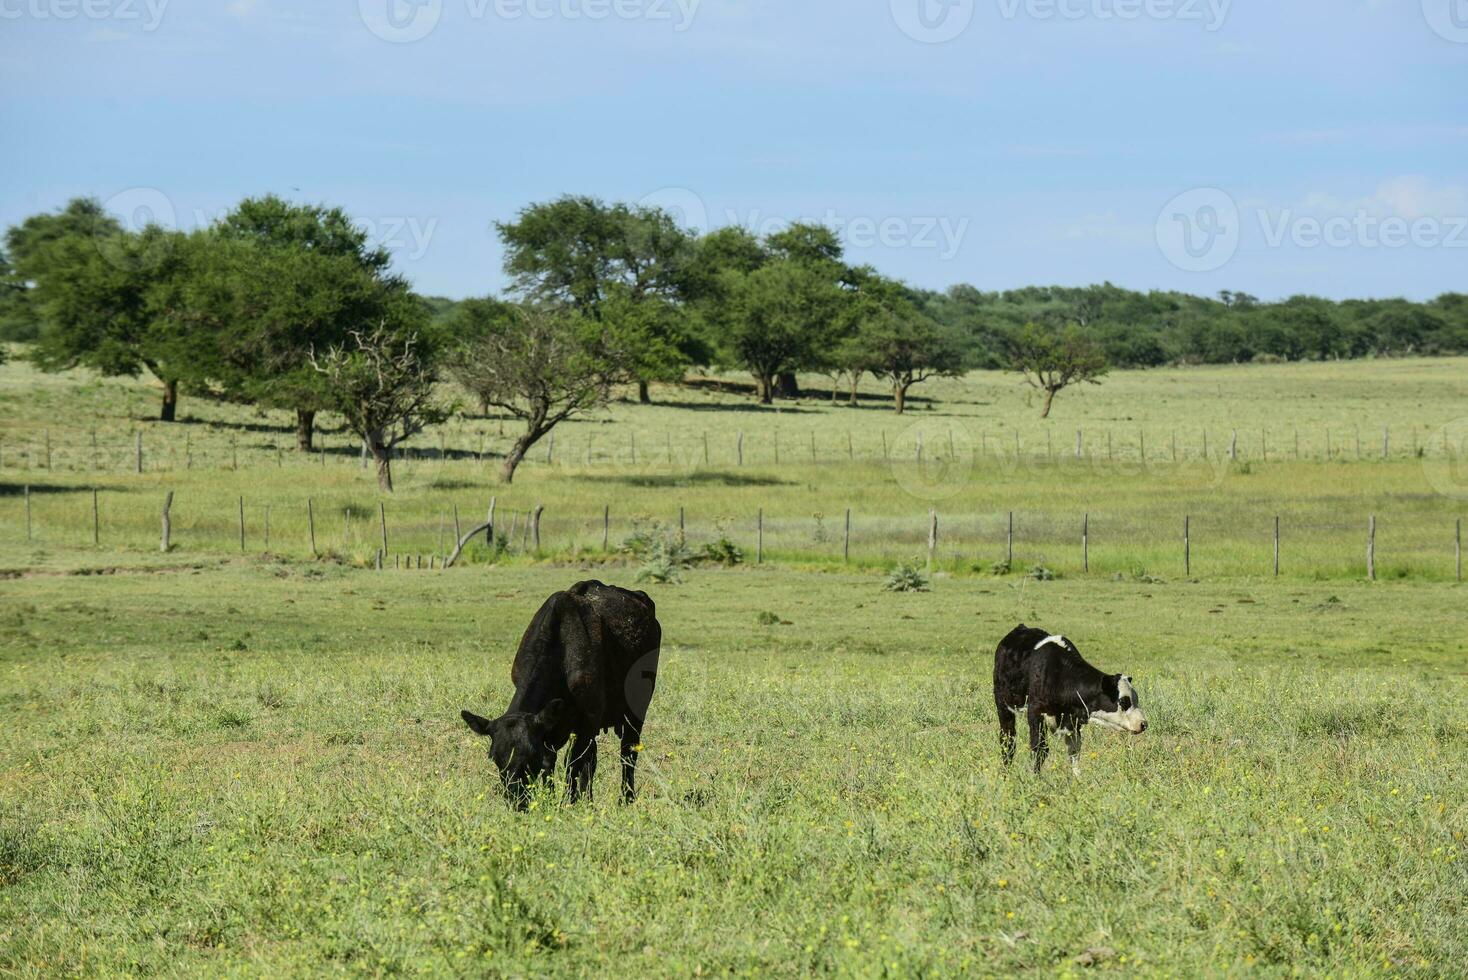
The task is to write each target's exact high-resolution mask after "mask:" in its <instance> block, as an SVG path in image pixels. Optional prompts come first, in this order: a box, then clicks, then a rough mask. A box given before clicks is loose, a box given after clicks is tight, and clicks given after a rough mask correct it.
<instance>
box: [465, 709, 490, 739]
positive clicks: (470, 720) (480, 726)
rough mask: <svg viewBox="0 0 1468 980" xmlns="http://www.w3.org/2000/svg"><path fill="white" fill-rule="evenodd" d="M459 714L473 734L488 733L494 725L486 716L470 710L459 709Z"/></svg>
mask: <svg viewBox="0 0 1468 980" xmlns="http://www.w3.org/2000/svg"><path fill="white" fill-rule="evenodd" d="M459 716H460V717H461V718H463V719H464V724H466V725H468V726H469V730H470V731H471V732H473V733H474V734H475V735H488V734H489V733H490V730H491V729H492V728H493V727H494V722H492V721H490V720H489V719H488V718H481V717H479V716H478V715H476V714H475V713H474V712H472V711H460V712H459Z"/></svg>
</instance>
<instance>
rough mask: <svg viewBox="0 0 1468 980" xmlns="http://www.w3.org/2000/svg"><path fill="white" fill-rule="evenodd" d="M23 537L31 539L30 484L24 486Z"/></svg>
mask: <svg viewBox="0 0 1468 980" xmlns="http://www.w3.org/2000/svg"><path fill="white" fill-rule="evenodd" d="M25 539H26V540H27V541H29V540H31V485H30V484H29V483H27V484H26V488H25Z"/></svg>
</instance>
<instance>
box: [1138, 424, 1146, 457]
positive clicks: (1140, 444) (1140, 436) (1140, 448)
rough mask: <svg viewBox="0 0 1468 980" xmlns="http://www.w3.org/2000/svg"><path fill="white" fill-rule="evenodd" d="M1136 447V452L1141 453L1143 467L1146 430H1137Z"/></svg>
mask: <svg viewBox="0 0 1468 980" xmlns="http://www.w3.org/2000/svg"><path fill="white" fill-rule="evenodd" d="M1137 446H1138V449H1137V451H1138V452H1139V453H1141V456H1142V465H1143V466H1145V465H1146V464H1147V430H1146V429H1138V430H1137Z"/></svg>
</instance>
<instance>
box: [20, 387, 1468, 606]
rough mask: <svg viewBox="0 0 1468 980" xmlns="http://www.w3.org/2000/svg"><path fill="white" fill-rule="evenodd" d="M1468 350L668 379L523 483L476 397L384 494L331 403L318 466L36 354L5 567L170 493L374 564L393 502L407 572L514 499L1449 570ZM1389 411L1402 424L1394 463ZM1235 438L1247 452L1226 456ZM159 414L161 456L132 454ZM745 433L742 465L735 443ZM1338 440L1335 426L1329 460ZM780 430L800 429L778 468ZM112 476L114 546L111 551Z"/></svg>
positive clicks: (793, 552) (281, 545)
mask: <svg viewBox="0 0 1468 980" xmlns="http://www.w3.org/2000/svg"><path fill="white" fill-rule="evenodd" d="M1465 364H1468V361H1465V360H1464V359H1462V358H1441V359H1423V360H1403V361H1377V362H1341V363H1331V364H1289V365H1251V366H1248V367H1230V368H1189V369H1167V370H1158V371H1132V372H1118V373H1117V374H1116V375H1114V376H1112V377H1109V378H1108V379H1107V381H1106V383H1105V384H1104V385H1102V386H1100V387H1089V388H1083V389H1080V390H1076V391H1069V390H1068V391H1066V392H1064V393H1063V394H1062V396H1061V398H1060V400H1059V401H1058V402H1057V405H1058V408H1057V414H1056V417H1055V418H1053V419H1052V420H1050V421H1049V422H1047V423H1043V424H1042V423H1040V422H1039V420H1038V419H1036V418H1034V414H1035V413H1034V409H1033V406H1027V405H1026V404H1025V401H1024V397H1023V391H1022V389H1020V388H1017V387H1016V385H1015V381H1014V379H1013V378H1011V377H1009V376H1007V375H1001V374H996V373H977V374H973V375H969V376H967V377H965V378H963V379H954V380H944V381H937V382H933V383H932V384H930V385H928V386H925V389H926V390H925V394H927V395H929V396H931V397H932V399H933V400H931V401H928V402H920V403H919V404H920V405H922V406H924V407H923V408H922V409H920V410H918V411H915V412H913V413H912V414H910V415H908V416H903V417H898V416H895V415H892V414H891V413H890V412H889V411H886V410H885V409H884V408H883V407H882V405H883V403H882V402H881V401H880V400H879V398H878V395H879V393H878V392H876V391H875V390H868V391H867V392H866V394H867V395H868V396H869V397H867V398H865V399H864V400H863V403H862V407H860V408H848V407H845V406H843V405H836V406H832V405H831V404H829V403H828V402H827V401H824V400H821V399H819V398H809V399H806V400H803V401H801V402H798V403H782V404H781V405H779V406H777V407H776V408H774V409H769V408H761V407H759V406H757V405H754V404H753V403H752V402H751V401H750V400H749V399H748V398H745V397H741V396H738V395H735V394H730V393H728V392H727V391H726V390H725V389H724V388H722V387H719V386H718V385H714V384H713V382H712V381H709V382H708V383H704V382H699V385H700V386H694V387H687V388H672V387H661V388H656V389H655V396H656V397H657V398H658V399H659V404H655V405H652V406H639V405H634V404H630V403H627V402H617V403H614V404H613V405H611V406H610V407H609V408H608V409H606V410H605V411H603V412H599V413H596V414H594V415H593V416H591V417H589V418H588V419H585V420H579V421H575V422H572V423H568V424H566V425H565V426H563V427H561V428H558V429H557V430H556V433H557V435H556V438H557V442H556V446H555V449H554V455H551V453H552V447H551V446H550V445H549V443H542V444H541V445H540V446H538V447H536V449H535V450H534V451H533V452H532V454H531V458H530V461H529V462H528V463H527V464H526V465H525V466H524V467H522V469H521V472H520V475H519V478H518V479H517V480H516V481H515V483H514V484H513V485H508V486H507V485H503V484H501V483H499V482H498V478H497V470H498V466H497V458H498V457H497V455H496V454H497V453H498V452H501V451H503V449H504V447H505V445H506V444H507V442H508V438H509V435H510V434H513V433H514V431H515V424H514V423H513V422H512V421H510V422H507V421H505V420H503V419H481V418H477V417H474V416H472V415H469V416H462V415H461V416H458V417H456V418H455V419H454V420H453V421H452V422H450V423H449V424H446V425H445V426H443V427H440V428H438V429H434V430H430V431H429V432H427V433H424V434H422V435H420V436H418V437H416V438H415V439H414V440H413V441H412V442H411V443H410V444H409V450H410V455H409V457H408V458H405V459H400V460H399V461H398V462H397V463H396V464H395V475H396V481H397V492H396V493H394V494H393V495H392V496H391V497H390V498H387V499H385V500H384V499H383V497H382V496H381V495H379V493H378V491H377V487H376V483H375V480H374V479H373V477H372V475H371V473H370V472H368V471H367V470H366V469H364V468H362V467H361V466H359V465H358V462H357V454H356V453H355V451H354V447H353V446H352V445H351V444H350V440H349V439H348V438H347V436H346V434H345V433H343V432H342V431H341V430H340V428H339V424H338V423H336V422H333V421H332V420H331V419H330V417H325V418H324V419H323V422H324V425H325V427H326V429H327V432H326V435H325V436H324V439H325V446H326V451H325V452H323V453H319V454H317V455H316V456H314V457H312V458H310V459H309V460H308V459H303V458H302V457H300V456H298V454H296V453H294V452H293V451H292V450H291V448H290V447H291V445H292V444H293V438H292V435H291V432H290V426H289V419H288V417H287V416H286V415H285V413H281V412H264V411H258V410H255V409H252V408H243V407H239V406H229V405H221V404H217V403H213V402H208V401H205V400H203V399H200V398H197V397H195V398H187V399H186V400H185V401H184V402H183V412H182V415H183V419H184V421H183V422H180V423H177V424H173V425H166V424H163V423H158V422H153V421H149V416H151V414H152V413H153V410H154V407H155V406H154V400H155V397H156V392H155V391H154V390H152V388H151V387H150V386H149V385H148V384H146V383H144V382H141V381H132V380H127V379H121V380H119V379H98V378H95V377H92V376H90V375H88V374H85V373H83V372H72V373H69V374H64V375H42V374H39V373H37V372H35V371H34V370H32V369H31V368H29V367H28V366H26V365H25V364H23V363H20V362H12V363H10V364H7V365H5V366H3V367H0V411H3V412H4V417H5V421H4V423H3V426H0V569H5V568H9V569H16V568H22V569H23V568H29V567H71V568H75V567H85V566H88V565H93V566H97V567H102V568H105V567H111V566H114V565H115V564H117V563H115V562H112V561H111V560H110V559H109V558H107V557H106V556H107V555H109V554H114V553H125V554H126V555H127V556H128V557H127V559H126V561H125V562H123V564H136V563H138V562H142V561H147V560H148V559H147V557H146V556H147V554H148V553H149V552H153V551H155V550H156V549H157V547H158V540H159V523H160V520H159V511H160V510H161V507H162V503H163V497H164V494H165V493H166V492H168V491H170V490H171V491H174V492H175V495H176V496H175V501H174V505H173V512H172V513H173V525H174V531H173V538H172V544H173V546H174V548H175V549H176V558H177V560H179V561H185V562H191V561H198V560H201V559H203V558H204V557H206V556H208V557H213V558H217V557H220V556H224V555H230V554H236V555H237V554H240V553H241V551H242V550H243V551H244V552H245V553H247V554H253V555H258V554H260V553H263V552H269V553H272V554H284V555H288V556H291V557H302V556H308V555H309V554H310V543H309V535H308V528H307V501H308V500H310V501H311V503H312V505H313V507H314V512H315V520H316V541H317V551H318V552H320V553H328V552H329V553H331V554H334V555H338V556H340V557H342V558H343V559H344V560H346V561H348V562H352V563H356V564H367V563H370V562H372V561H373V560H374V557H375V554H376V551H377V550H378V549H379V548H380V547H381V533H380V528H379V527H378V514H379V511H378V505H379V503H384V504H385V507H386V512H387V516H388V524H389V544H388V561H389V564H391V563H392V560H393V556H394V554H396V555H399V556H418V555H424V556H427V555H441V554H443V553H445V552H447V551H448V550H450V549H451V547H452V534H453V527H454V513H455V511H456V510H457V512H458V514H459V526H460V527H461V528H468V527H471V526H473V524H474V523H476V522H477V521H478V520H480V519H482V515H483V514H484V512H485V510H486V507H487V505H488V502H489V499H490V498H491V497H495V498H497V501H498V510H497V514H498V516H499V518H500V521H499V533H500V535H501V537H506V538H508V537H509V535H510V532H511V531H512V530H513V532H514V536H513V538H511V539H510V540H509V541H508V542H507V544H508V551H509V556H510V558H512V559H513V560H533V559H537V558H539V559H546V558H549V559H556V560H565V559H581V558H595V557H597V556H604V555H605V554H606V552H607V551H615V550H616V548H617V546H618V545H619V544H620V543H621V542H622V541H623V540H624V539H626V538H627V537H628V536H630V535H631V534H632V533H633V532H634V529H635V527H636V526H637V525H639V524H642V525H646V524H649V523H654V522H660V523H661V524H663V525H664V526H665V527H668V528H672V527H674V526H675V525H676V524H677V521H678V519H679V512H680V508H681V509H682V513H683V520H684V528H685V533H686V535H687V536H688V538H689V540H690V541H691V542H693V543H694V544H695V545H697V544H701V543H704V542H708V541H713V540H717V539H718V538H721V537H727V538H729V539H730V540H732V541H733V542H734V543H736V544H737V545H738V546H739V547H741V548H742V549H743V550H744V552H745V554H746V556H747V557H748V558H749V559H750V560H754V559H755V558H756V557H757V556H758V554H759V553H760V551H761V534H760V531H759V519H760V515H761V512H762V513H763V553H764V556H765V558H766V559H767V560H768V561H772V562H781V563H786V564H793V565H799V566H801V567H825V568H832V567H839V566H841V565H843V564H845V563H846V562H845V561H844V560H843V559H844V558H845V556H846V555H847V553H848V549H849V558H850V563H851V564H852V565H854V566H855V567H857V568H868V569H886V568H890V567H891V566H892V565H893V564H895V563H896V562H898V561H903V560H910V559H913V558H915V557H916V558H919V559H921V560H923V561H926V558H927V555H926V548H927V539H928V530H929V511H930V509H931V510H936V511H937V514H938V519H939V536H938V547H937V549H936V551H935V554H934V556H933V557H934V564H935V566H936V567H937V568H939V569H942V570H946V571H949V572H951V573H955V574H976V573H977V574H987V573H988V572H989V571H990V569H992V567H993V565H994V563H995V562H996V561H999V560H1001V559H1005V558H1007V557H1009V549H1010V544H1009V527H1010V515H1011V514H1013V515H1014V538H1013V552H1014V553H1013V558H1012V561H1011V562H1010V568H1011V570H1012V572H1014V573H1016V574H1022V573H1025V572H1027V571H1029V570H1031V569H1034V568H1036V567H1041V568H1045V569H1048V570H1049V571H1051V572H1052V573H1055V574H1061V575H1067V576H1072V577H1074V576H1078V575H1081V574H1082V573H1083V571H1084V565H1085V558H1084V557H1083V552H1082V541H1081V539H1082V528H1083V526H1088V528H1089V538H1088V541H1089V564H1090V571H1091V574H1092V575H1096V576H1105V577H1111V576H1117V575H1121V576H1123V577H1128V578H1136V579H1142V578H1166V579H1176V578H1191V577H1196V578H1203V579H1219V578H1247V577H1252V576H1269V575H1271V574H1272V572H1273V525H1274V519H1275V517H1278V518H1279V519H1280V525H1281V535H1282V544H1281V563H1280V570H1281V574H1282V575H1283V576H1284V577H1286V578H1290V579H1295V580H1321V579H1325V580H1329V579H1350V578H1361V577H1363V576H1364V575H1365V574H1366V558H1365V554H1366V533H1367V525H1368V522H1369V520H1370V518H1371V517H1372V516H1376V517H1377V520H1378V540H1377V550H1376V555H1377V563H1378V574H1379V575H1381V576H1382V577H1405V578H1412V579H1423V580H1439V581H1441V580H1451V579H1454V578H1455V577H1456V575H1457V564H1456V561H1455V535H1456V533H1457V530H1456V529H1457V527H1458V522H1460V521H1461V519H1462V518H1463V517H1464V516H1465V509H1468V507H1465V501H1468V416H1465V415H1464V414H1463V413H1464V404H1465V401H1464V398H1465V396H1468V374H1465V371H1464V365H1465ZM714 380H718V381H719V384H721V385H727V384H728V383H729V381H730V379H714ZM807 380H809V379H807ZM444 397H445V398H446V399H449V398H452V397H453V393H452V392H451V391H447V390H446V391H445V392H444ZM1383 426H1386V427H1389V428H1390V430H1391V432H1392V436H1391V440H1392V441H1391V445H1390V447H1389V449H1390V451H1389V453H1388V456H1387V458H1386V459H1382V458H1381V456H1380V438H1381V437H1380V431H1381V428H1382V427H1383ZM1296 427H1298V428H1299V430H1300V432H1301V439H1302V443H1301V450H1300V454H1299V457H1298V458H1296V456H1295V453H1294V447H1293V443H1292V441H1291V436H1292V433H1293V432H1294V430H1295V428H1296ZM1077 429H1080V430H1081V431H1082V433H1083V442H1084V446H1083V455H1082V457H1081V458H1079V459H1077V458H1076V457H1075V455H1074V433H1075V430H1077ZM1205 430H1206V431H1207V432H1208V433H1209V434H1210V442H1209V446H1208V453H1207V455H1206V456H1205V455H1204V454H1203V452H1202V438H1203V433H1204V432H1205ZM93 431H96V432H97V434H98V435H97V438H98V445H99V449H98V451H97V454H96V456H95V457H94V456H93V454H92V451H91V448H90V440H91V434H92V432H93ZM501 431H503V432H504V433H505V434H504V435H501V434H500V433H501ZM1234 431H1237V432H1238V433H1239V450H1238V454H1237V458H1231V457H1230V455H1229V452H1228V445H1229V440H1230V438H1231V434H1232V433H1233V432H1234ZM138 432H141V433H142V435H143V443H144V472H143V473H141V474H138V473H135V472H133V470H134V469H135V468H136V467H135V458H134V447H135V442H134V435H135V433H138ZM740 432H743V433H745V442H744V445H745V461H744V463H743V464H742V465H740V464H739V463H738V462H737V460H736V457H735V455H734V446H735V443H736V440H737V438H738V433H740ZM1271 432H1272V433H1273V434H1272V435H1270V433H1271ZM1327 432H1333V433H1334V436H1333V442H1332V444H1331V450H1330V455H1329V457H1327V456H1326V455H1325V445H1324V442H1325V438H1326V433H1327ZM704 433H707V435H708V442H709V446H710V455H709V458H708V461H707V462H705V460H704V457H703V455H702V452H703V450H702V447H703V436H704ZM777 433H778V434H779V440H780V442H779V445H781V446H783V447H784V448H783V449H782V450H781V452H782V455H781V456H780V457H779V461H778V462H777V461H776V459H775V456H774V453H775V448H776V445H777V443H776V435H777ZM1358 433H1364V439H1363V441H1362V448H1361V449H1360V451H1359V456H1358V454H1357V449H1356V440H1355V438H1354V436H1355V435H1356V434H1358ZM1174 434H1175V435H1176V439H1177V441H1178V451H1177V457H1176V459H1174V458H1173V452H1172V439H1173V437H1174ZM1016 436H1018V442H1017V443H1016V441H1015V437H1016ZM1047 436H1048V441H1047ZM848 437H849V438H850V443H849V445H850V453H849V455H848V441H847V440H848ZM919 437H921V438H922V440H923V456H922V460H921V462H919V459H918V453H917V442H918V439H919ZM1108 439H1109V441H1110V442H1111V450H1110V451H1108V450H1107V448H1106V443H1107V441H1108ZM1271 439H1272V440H1273V442H1274V449H1273V450H1272V452H1271V453H1270V454H1268V455H1267V457H1266V453H1265V446H1266V444H1268V443H1269V442H1270V440H1271ZM812 440H814V445H815V452H814V454H812V451H811V443H812ZM48 442H49V445H50V447H51V449H50V454H49V458H50V461H51V466H50V467H49V468H47V467H46V466H45V461H46V459H47V451H46V446H47V444H48ZM1144 442H1145V446H1146V453H1145V455H1143V454H1142V453H1141V450H1142V448H1143V443H1144ZM882 445H885V446H886V447H887V448H886V451H885V453H884V451H883V449H882V448H881V447H882ZM1016 445H1017V446H1018V449H1016ZM634 447H640V448H638V449H634ZM481 452H482V453H483V455H482V456H480V455H479V454H480V453H481ZM634 454H635V455H634ZM547 456H550V461H549V462H547ZM27 486H29V487H30V490H31V498H30V519H29V526H28V525H27V519H26V514H25V500H24V488H25V487H27ZM94 489H95V490H96V491H97V494H98V496H97V508H98V527H97V530H96V539H97V540H98V542H99V543H100V548H97V547H94V545H93V540H94V530H93V500H92V491H93V490H94ZM241 502H243V507H244V518H245V541H244V546H243V549H242V548H241V543H240V528H239V517H240V513H239V512H240V507H241ZM538 505H543V506H544V508H545V510H544V516H543V520H542V527H541V545H540V547H539V548H538V549H537V548H536V547H535V546H534V541H533V539H531V538H529V536H528V534H527V528H528V521H527V519H526V517H527V515H528V514H529V513H530V511H532V510H533V508H535V507H536V506H538ZM848 509H849V510H850V512H851V533H850V541H849V544H848V543H847V540H846V515H847V511H848ZM607 513H609V514H610V527H609V528H607V529H605V530H604V528H603V516H604V514H607ZM1185 518H1187V519H1189V520H1190V522H1191V523H1190V528H1191V556H1192V560H1191V565H1190V566H1189V567H1187V568H1185V566H1184V561H1183V540H1182V538H1183V526H1184V519H1185ZM267 522H268V525H269V538H268V541H267V536H266V526H267ZM1087 522H1088V524H1087ZM604 541H605V542H606V544H607V546H608V547H607V549H605V551H604V549H603V542H604ZM492 557H498V558H499V559H501V560H503V559H504V558H505V557H506V556H505V555H491V554H490V552H489V550H488V549H487V548H484V549H480V548H471V549H470V551H469V553H468V556H467V559H466V560H468V561H486V560H489V559H490V558H492Z"/></svg>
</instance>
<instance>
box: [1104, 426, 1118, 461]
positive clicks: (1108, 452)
mask: <svg viewBox="0 0 1468 980" xmlns="http://www.w3.org/2000/svg"><path fill="white" fill-rule="evenodd" d="M1115 458H1116V456H1115V455H1114V454H1113V453H1112V451H1111V430H1110V429H1107V430H1106V460H1107V462H1110V461H1111V460H1113V459H1115Z"/></svg>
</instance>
